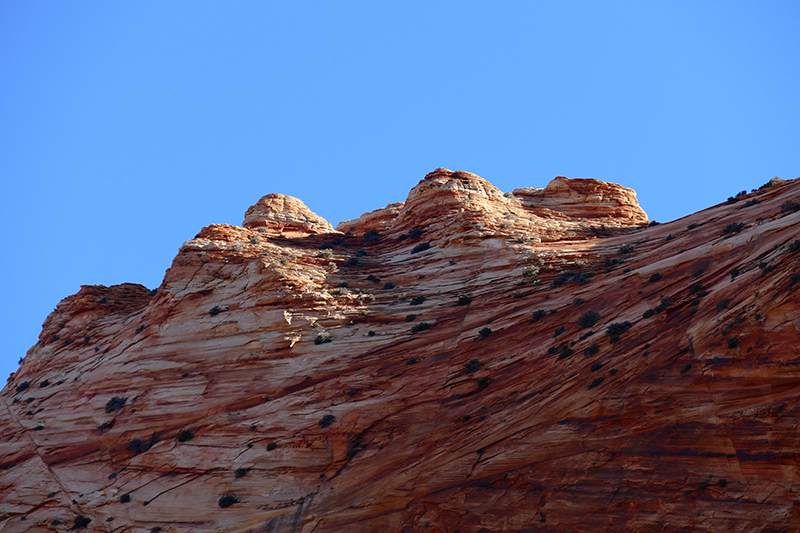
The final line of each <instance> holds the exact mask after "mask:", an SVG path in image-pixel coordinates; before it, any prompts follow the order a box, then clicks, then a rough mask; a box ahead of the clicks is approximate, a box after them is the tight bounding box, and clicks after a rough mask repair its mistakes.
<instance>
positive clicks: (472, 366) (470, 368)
mask: <svg viewBox="0 0 800 533" xmlns="http://www.w3.org/2000/svg"><path fill="white" fill-rule="evenodd" d="M480 368H481V362H480V361H479V360H478V359H470V360H469V362H467V363H464V373H465V374H473V373H475V372H477V371H478V370H480Z"/></svg>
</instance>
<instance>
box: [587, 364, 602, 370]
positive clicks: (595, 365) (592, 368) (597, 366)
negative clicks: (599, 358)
mask: <svg viewBox="0 0 800 533" xmlns="http://www.w3.org/2000/svg"><path fill="white" fill-rule="evenodd" d="M604 366H605V365H604V364H603V363H595V364H593V365H592V366H591V368H589V370H590V371H591V372H597V371H598V370H600V369H601V368H603V367H604Z"/></svg>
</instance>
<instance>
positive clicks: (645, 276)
mask: <svg viewBox="0 0 800 533" xmlns="http://www.w3.org/2000/svg"><path fill="white" fill-rule="evenodd" d="M734 200H736V199H732V200H731V201H730V202H728V203H723V204H720V205H717V206H714V207H711V208H709V209H706V210H704V211H702V212H699V213H696V214H694V215H692V216H689V217H686V218H683V219H681V220H677V221H674V222H670V223H666V224H660V225H647V216H646V215H645V213H644V212H643V211H642V210H641V209H640V208H639V206H638V203H637V202H636V198H635V193H634V192H633V191H632V190H630V189H627V188H625V187H621V186H618V185H614V184H610V183H604V182H600V181H597V180H568V179H567V178H560V177H559V178H556V179H555V180H554V181H553V182H551V183H550V185H548V186H547V187H546V188H544V189H533V188H523V189H517V190H516V191H514V193H506V194H503V193H502V192H500V191H499V190H498V189H496V188H495V187H494V186H492V185H491V184H490V183H488V182H487V181H485V180H483V179H481V178H480V177H478V176H475V175H473V174H469V173H466V172H451V171H448V170H444V169H437V170H436V171H434V172H433V173H431V174H429V175H428V176H426V177H425V179H424V180H422V182H420V184H419V185H417V186H416V187H415V188H414V189H412V191H411V193H410V194H409V197H408V199H407V200H406V201H405V202H403V203H396V204H391V205H389V206H387V207H386V208H383V209H379V210H377V211H374V212H372V213H368V214H365V215H363V216H362V217H360V218H359V219H357V220H353V221H347V222H344V223H342V224H340V225H339V226H338V227H337V229H336V230H334V229H333V228H332V227H331V226H330V224H328V223H327V222H326V221H325V220H324V219H322V218H321V217H319V216H317V215H315V214H314V213H312V212H311V211H309V210H308V208H307V207H306V206H305V205H303V203H302V202H300V201H299V200H297V199H294V198H290V197H286V196H283V195H275V194H272V195H268V196H266V197H264V198H262V199H261V200H260V201H259V202H258V203H257V204H256V205H254V206H253V207H251V208H250V209H249V210H248V211H247V214H246V216H245V221H244V223H243V227H236V226H229V225H211V226H208V227H206V228H203V230H202V231H201V232H200V233H199V234H198V235H197V236H196V237H195V238H194V239H192V240H190V241H187V242H186V243H184V245H183V246H182V247H181V249H180V252H179V253H178V255H177V257H176V258H175V260H174V262H173V264H172V266H171V267H170V268H169V270H168V271H167V273H166V276H165V278H164V281H163V283H162V285H161V286H160V287H158V289H157V290H155V291H150V290H148V289H146V288H144V287H142V286H139V285H134V284H124V285H119V286H114V287H103V286H84V287H83V288H82V289H81V290H80V292H78V293H77V294H75V295H73V296H69V297H68V298H65V299H64V300H63V301H62V302H61V303H60V304H59V305H58V307H57V308H56V310H55V311H54V312H53V313H52V314H51V315H50V316H49V317H48V318H47V320H46V321H45V323H44V326H43V329H42V334H41V336H40V338H39V342H38V343H37V344H36V345H35V346H34V347H33V348H31V350H30V351H29V352H28V354H27V356H26V357H25V360H24V362H23V364H22V365H21V367H20V369H19V371H18V372H17V373H16V374H14V375H12V376H11V378H10V379H9V382H8V384H7V385H6V387H5V388H4V389H3V391H2V394H0V458H2V459H1V460H2V464H1V465H0V487H1V488H0V523H1V524H2V530H3V531H9V532H24V531H66V530H81V529H83V530H86V531H108V532H111V531H120V532H123V531H125V532H128V531H130V532H133V531H136V532H139V531H142V532H143V531H159V530H160V531H169V532H187V533H188V532H208V531H230V532H250V531H252V532H311V531H314V532H336V531H348V532H370V531H381V530H384V531H408V532H411V531H419V532H422V531H425V532H448V533H453V532H456V531H460V532H462V533H473V532H489V531H493V532H494V531H505V532H512V531H525V532H533V531H552V532H555V531H558V532H572V531H574V532H578V531H582V532H585V531H609V532H612V531H613V532H618V531H636V532H656V531H659V532H661V531H741V532H744V531H764V532H766V531H776V532H777V531H791V530H797V529H798V527H800V517H798V506H799V505H800V500H798V496H797V494H798V491H800V473H799V471H798V458H797V452H798V449H799V448H800V443H798V440H800V436H799V435H798V432H797V425H798V422H800V406H799V405H798V402H797V399H798V396H800V370H798V368H800V349H799V348H798V346H800V312H798V310H799V309H800V305H799V303H800V291H798V287H800V270H798V265H799V264H800V229H799V228H800V224H799V223H800V212H798V208H800V181H798V180H795V181H791V182H786V183H784V184H780V185H777V186H774V187H770V188H766V189H764V190H762V191H759V192H758V193H752V194H750V195H746V196H744V197H742V198H739V199H738V201H734ZM159 528H160V529H159Z"/></svg>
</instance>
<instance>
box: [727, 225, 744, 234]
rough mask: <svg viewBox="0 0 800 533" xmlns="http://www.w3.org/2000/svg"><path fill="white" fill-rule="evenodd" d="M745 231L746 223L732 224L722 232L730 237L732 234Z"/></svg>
mask: <svg viewBox="0 0 800 533" xmlns="http://www.w3.org/2000/svg"><path fill="white" fill-rule="evenodd" d="M743 229H744V222H731V223H730V224H728V225H727V226H725V229H723V230H722V234H723V235H729V234H731V233H739V232H740V231H742V230H743Z"/></svg>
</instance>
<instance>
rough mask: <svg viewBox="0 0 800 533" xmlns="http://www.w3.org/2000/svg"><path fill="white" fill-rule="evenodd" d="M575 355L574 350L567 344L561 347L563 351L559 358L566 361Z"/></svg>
mask: <svg viewBox="0 0 800 533" xmlns="http://www.w3.org/2000/svg"><path fill="white" fill-rule="evenodd" d="M573 353H575V352H574V351H573V350H572V348H570V347H569V346H567V345H566V344H565V345H564V346H562V347H561V350H559V353H558V358H559V359H566V358H567V357H569V356H570V355H572V354H573Z"/></svg>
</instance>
